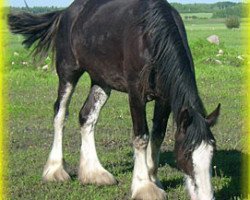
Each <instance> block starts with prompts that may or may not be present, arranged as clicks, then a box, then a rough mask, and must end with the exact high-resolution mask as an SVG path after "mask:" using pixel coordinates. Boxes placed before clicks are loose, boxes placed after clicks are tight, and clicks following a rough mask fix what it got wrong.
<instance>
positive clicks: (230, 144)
mask: <svg viewBox="0 0 250 200" xmlns="http://www.w3.org/2000/svg"><path fill="white" fill-rule="evenodd" d="M186 26H187V32H188V37H189V42H190V46H191V49H192V52H193V55H194V61H195V65H196V77H197V84H198V87H199V91H200V95H201V98H202V99H203V101H204V104H205V105H206V108H207V110H208V111H209V112H211V111H212V110H214V109H215V107H216V106H217V104H218V103H221V104H222V112H221V116H220V120H219V123H218V125H216V126H215V127H214V128H213V132H214V135H215V138H216V140H217V152H216V154H215V157H214V161H213V179H212V182H213V185H214V188H215V195H216V197H217V199H227V200H228V199H243V198H242V196H241V190H240V183H241V181H240V178H241V177H240V170H241V157H242V155H243V153H244V152H245V150H244V148H243V144H244V140H245V137H244V133H245V131H244V130H243V131H242V127H243V118H244V115H243V113H244V109H245V107H244V104H243V101H242V99H243V97H244V96H245V95H246V91H244V88H243V84H242V82H243V79H244V72H243V71H244V68H243V67H242V66H241V67H235V66H234V64H232V63H226V62H225V64H224V63H223V64H222V65H215V64H214V63H211V62H208V63H207V62H204V60H206V59H207V58H211V57H212V58H214V57H216V52H217V51H218V49H221V48H223V50H224V51H225V52H229V53H225V55H224V57H225V58H224V60H227V58H230V59H236V60H237V58H236V57H235V55H237V54H240V55H242V54H243V52H242V42H241V39H242V37H241V33H240V31H230V30H227V29H226V28H225V27H224V26H223V24H222V23H221V22H217V23H215V24H214V29H211V25H210V22H209V20H208V21H207V23H205V22H204V20H202V22H198V21H197V23H195V24H194V25H192V24H191V23H190V22H187V23H186ZM193 27H195V29H193ZM242 29H244V27H243V28H242ZM211 34H218V35H219V36H220V37H221V39H222V44H221V45H220V46H218V47H217V46H216V47H215V46H212V45H211V46H210V45H209V44H207V43H206V41H205V39H206V37H207V36H209V35H211ZM21 39H22V38H21V37H20V36H11V39H10V42H9V44H8V46H7V47H8V54H7V59H8V62H7V66H8V73H7V79H8V81H9V102H10V106H9V115H10V116H9V122H8V123H9V171H8V177H7V178H8V179H9V189H8V194H9V199H19V200H20V199H25V200H26V199H74V200H76V199H86V200H88V199H96V200H99V199H100V200H101V199H107V200H108V199H109V200H110V199H129V198H130V184H131V177H132V169H133V152H132V144H131V134H132V123H131V117H130V112H129V107H128V98H127V95H126V94H122V93H119V92H115V91H113V92H112V95H111V97H110V99H109V101H108V102H107V104H106V105H105V107H104V109H103V110H102V112H101V115H100V119H99V122H98V125H97V128H96V146H97V152H98V155H99V158H100V160H101V162H102V163H103V165H104V166H105V167H106V168H107V169H108V170H109V171H110V172H112V173H113V174H114V175H115V177H116V178H117V179H118V180H119V185H118V186H110V187H98V186H82V185H81V184H80V183H79V182H78V180H77V178H76V171H77V166H78V163H79V151H80V133H79V125H78V112H79V110H80V108H81V106H82V104H83V102H84V100H85V99H86V96H87V94H88V91H89V84H90V81H89V78H88V76H87V75H85V76H84V77H82V79H81V80H80V82H79V84H78V86H77V88H76V91H75V94H74V96H73V99H72V102H71V106H70V117H69V119H68V121H67V126H66V128H65V137H64V155H65V160H66V161H67V163H68V168H69V171H70V173H71V174H72V177H73V180H72V181H70V182H67V183H49V184H45V183H43V182H42V181H41V174H42V169H43V166H44V164H45V162H46V159H47V157H48V154H49V151H50V148H51V144H52V140H53V127H52V119H53V106H52V105H53V103H54V101H55V98H56V88H57V82H58V79H57V76H56V74H55V72H54V70H53V69H52V70H49V71H43V70H41V69H36V68H34V67H32V62H31V58H30V57H28V51H27V50H24V49H23V48H22V47H21V45H20V42H21ZM199 45H200V46H199ZM23 62H27V63H23ZM152 108H153V103H149V105H148V108H147V110H148V112H147V113H148V121H149V124H150V125H151V120H150V119H152ZM114 122H115V123H114ZM242 132H243V133H242ZM173 145H174V134H173V127H172V123H171V122H170V123H169V126H168V128H167V135H166V138H165V140H164V143H163V146H162V154H161V159H160V168H159V177H160V179H161V181H162V183H163V186H164V188H165V190H166V192H167V195H168V199H171V200H172V199H173V200H175V199H179V200H187V199H189V198H188V196H187V194H186V192H185V189H184V186H183V174H182V173H181V172H180V171H178V170H177V169H176V164H175V160H174V156H173V153H172V150H173Z"/></svg>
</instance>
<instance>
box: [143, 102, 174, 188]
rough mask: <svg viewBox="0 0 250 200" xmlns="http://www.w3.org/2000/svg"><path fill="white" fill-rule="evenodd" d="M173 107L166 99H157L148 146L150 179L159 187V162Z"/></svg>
mask: <svg viewBox="0 0 250 200" xmlns="http://www.w3.org/2000/svg"><path fill="white" fill-rule="evenodd" d="M170 112H171V109H170V107H169V106H167V104H166V102H165V101H162V100H156V102H155V108H154V118H153V128H152V132H151V135H150V139H149V143H148V147H147V165H148V170H149V176H150V179H151V180H152V181H153V182H155V183H156V184H157V185H158V186H159V187H162V186H161V183H160V181H159V180H158V179H157V170H158V162H159V151H160V147H161V144H162V142H163V140H164V137H165V132H166V127H167V122H168V118H169V114H170Z"/></svg>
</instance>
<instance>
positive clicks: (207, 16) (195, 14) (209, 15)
mask: <svg viewBox="0 0 250 200" xmlns="http://www.w3.org/2000/svg"><path fill="white" fill-rule="evenodd" d="M181 16H182V17H183V18H184V19H185V17H193V16H195V17H198V18H202V19H205V18H206V19H209V18H211V17H212V16H213V13H182V14H181Z"/></svg>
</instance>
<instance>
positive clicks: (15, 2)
mask: <svg viewBox="0 0 250 200" xmlns="http://www.w3.org/2000/svg"><path fill="white" fill-rule="evenodd" d="M26 2H27V4H28V6H29V7H43V6H44V7H45V6H48V7H51V6H55V7H67V6H69V5H70V4H71V3H72V2H73V0H54V1H51V0H43V1H37V0H26ZM168 2H169V3H181V4H195V3H203V4H204V1H202V0H169V1H168ZM217 2H233V3H240V2H243V1H241V0H229V1H227V0H224V1H218V0H207V1H206V2H205V4H213V3H217ZM7 5H9V6H12V7H25V2H24V0H9V3H7Z"/></svg>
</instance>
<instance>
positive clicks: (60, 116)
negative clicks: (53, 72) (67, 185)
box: [43, 62, 83, 181]
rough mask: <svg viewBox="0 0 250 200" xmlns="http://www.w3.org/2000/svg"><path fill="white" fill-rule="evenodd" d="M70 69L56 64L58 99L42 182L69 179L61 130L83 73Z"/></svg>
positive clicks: (59, 63) (61, 64)
mask: <svg viewBox="0 0 250 200" xmlns="http://www.w3.org/2000/svg"><path fill="white" fill-rule="evenodd" d="M70 67H71V66H70V65H65V62H64V63H61V62H57V71H58V75H59V88H58V97H57V100H56V102H55V104H54V141H53V146H52V150H51V152H50V155H49V158H48V160H47V163H46V165H45V167H44V170H43V180H44V181H65V180H68V179H70V176H69V175H68V173H67V172H66V171H65V170H64V166H63V164H64V163H63V151H62V139H63V128H64V120H65V116H66V114H67V110H68V106H69V103H70V99H71V96H72V94H73V91H74V88H75V86H76V84H77V81H78V79H79V77H80V76H81V75H82V73H83V72H82V71H80V70H78V71H76V70H71V69H70Z"/></svg>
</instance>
